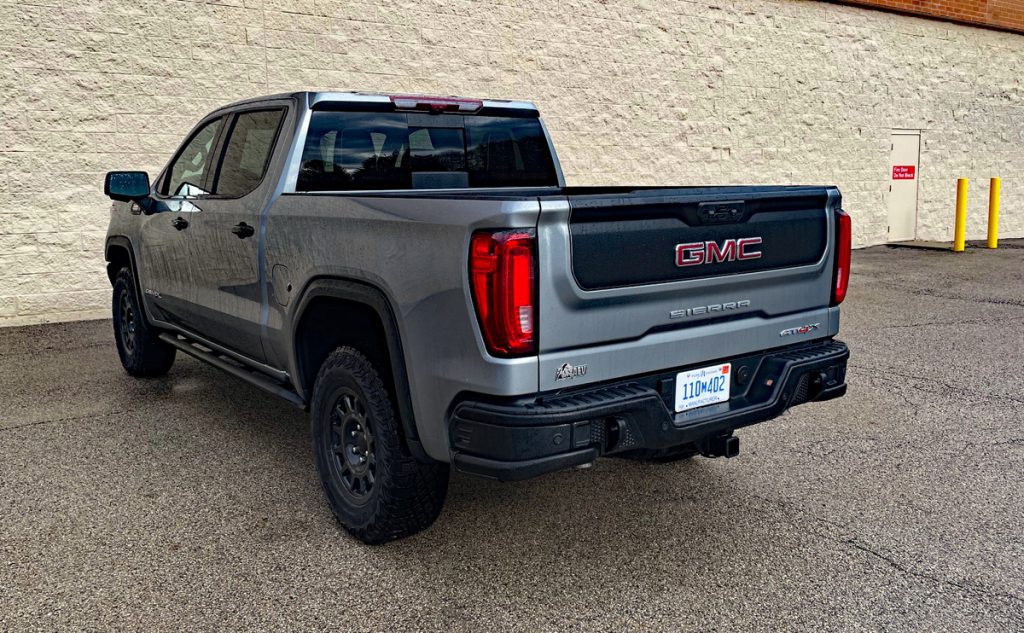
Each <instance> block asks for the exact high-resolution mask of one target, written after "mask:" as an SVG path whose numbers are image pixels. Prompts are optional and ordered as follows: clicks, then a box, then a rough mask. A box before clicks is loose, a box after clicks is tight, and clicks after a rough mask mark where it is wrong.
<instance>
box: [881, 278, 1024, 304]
mask: <svg viewBox="0 0 1024 633" xmlns="http://www.w3.org/2000/svg"><path fill="white" fill-rule="evenodd" d="M872 281H873V282H875V283H877V284H878V285H880V286H885V287H886V288H889V289H892V290H898V291H900V292H905V293H906V294H909V295H916V296H918V297H935V298H937V299H953V300H956V301H968V302H970V303H991V304H993V305H1000V306H1012V307H1015V308H1024V300H1022V299H999V298H989V297H969V296H964V295H959V294H956V293H954V292H943V291H941V290H932V289H931V288H920V287H915V286H904V285H902V284H898V283H893V282H891V281H887V280H885V279H881V278H873V279H872Z"/></svg>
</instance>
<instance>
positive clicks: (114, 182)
mask: <svg viewBox="0 0 1024 633" xmlns="http://www.w3.org/2000/svg"><path fill="white" fill-rule="evenodd" d="M103 193H104V194H105V195H106V196H107V197H109V198H110V199H111V200H119V201H121V202H135V201H137V200H141V199H142V198H146V197H148V196H149V174H147V173H146V172H144V171H111V172H107V177H106V178H105V179H104V181H103Z"/></svg>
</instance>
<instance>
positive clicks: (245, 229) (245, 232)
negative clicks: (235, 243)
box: [231, 222, 256, 240]
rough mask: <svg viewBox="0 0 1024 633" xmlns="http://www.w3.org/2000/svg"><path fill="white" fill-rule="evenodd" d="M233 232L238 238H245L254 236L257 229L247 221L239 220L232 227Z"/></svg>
mask: <svg viewBox="0 0 1024 633" xmlns="http://www.w3.org/2000/svg"><path fill="white" fill-rule="evenodd" d="M231 232H232V233H234V234H235V235H237V236H238V239H240V240H244V239H245V238H247V237H252V234H253V233H255V232H256V229H254V228H252V227H251V226H249V225H248V224H246V223H245V222H239V223H238V224H236V225H234V226H233V227H231Z"/></svg>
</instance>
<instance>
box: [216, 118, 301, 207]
mask: <svg viewBox="0 0 1024 633" xmlns="http://www.w3.org/2000/svg"><path fill="white" fill-rule="evenodd" d="M283 117H284V110H257V111H252V112H242V113H241V114H239V115H238V116H237V117H236V118H235V122H234V125H233V126H232V127H231V132H230V135H229V136H228V140H227V145H226V147H225V149H224V158H223V160H222V161H221V163H220V170H219V172H218V174H217V183H216V186H215V187H214V193H216V194H217V195H219V196H230V197H233V198H238V197H241V196H244V195H245V194H247V193H249V192H250V191H252V190H253V189H255V188H256V187H257V186H259V184H260V182H261V181H262V180H263V175H264V174H265V173H266V171H267V165H268V164H269V163H270V154H271V151H272V150H273V149H274V140H275V139H276V138H277V129H278V127H279V126H280V124H281V119H282V118H283Z"/></svg>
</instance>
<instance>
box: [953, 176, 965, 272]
mask: <svg viewBox="0 0 1024 633" xmlns="http://www.w3.org/2000/svg"><path fill="white" fill-rule="evenodd" d="M966 239H967V179H966V178H959V179H957V181H956V226H955V228H954V229H953V252H954V253H962V252H964V245H965V242H966Z"/></svg>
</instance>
